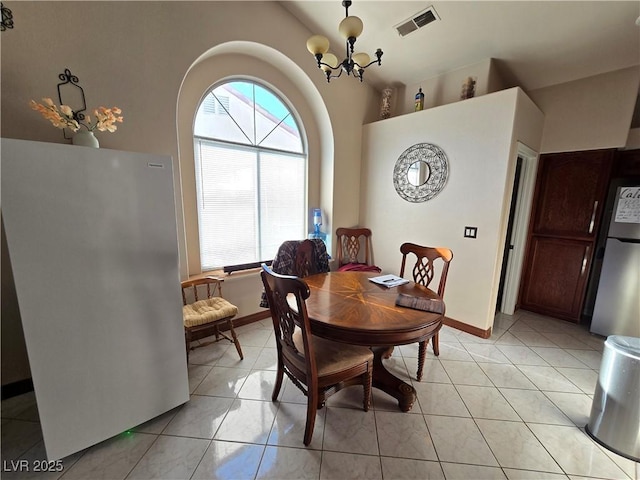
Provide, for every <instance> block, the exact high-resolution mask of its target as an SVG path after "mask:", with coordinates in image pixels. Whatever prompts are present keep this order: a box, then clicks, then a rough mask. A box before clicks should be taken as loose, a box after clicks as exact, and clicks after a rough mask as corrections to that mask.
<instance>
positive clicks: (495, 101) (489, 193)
mask: <svg viewBox="0 0 640 480" xmlns="http://www.w3.org/2000/svg"><path fill="white" fill-rule="evenodd" d="M517 117H522V119H520V120H518V121H516V118H517ZM514 125H516V126H517V127H518V137H519V138H516V136H515V135H514ZM541 125H542V114H541V113H540V111H539V110H538V109H537V108H536V107H535V106H534V105H533V104H532V103H531V102H530V101H528V99H526V95H524V94H523V93H522V91H521V90H520V89H518V88H514V89H510V90H505V91H502V92H498V93H493V94H488V95H484V96H480V97H476V98H473V99H469V100H465V101H464V102H456V103H452V104H449V105H445V106H441V107H435V108H431V109H428V110H424V111H422V112H415V113H411V114H408V115H403V116H399V117H394V118H390V119H387V120H382V121H378V122H375V123H371V124H369V125H365V127H364V129H363V155H364V159H365V164H364V168H363V173H362V197H361V221H360V224H361V225H366V226H367V227H369V228H371V229H372V231H373V250H374V255H375V262H376V264H377V265H379V266H380V267H381V268H382V269H383V271H384V272H388V273H398V271H399V268H400V261H401V255H400V251H399V249H400V245H401V244H402V243H403V242H414V243H418V244H421V245H431V246H445V247H449V248H451V249H452V250H453V253H454V258H453V261H452V263H451V267H450V270H449V277H448V281H447V289H446V294H445V301H446V303H447V316H449V317H451V318H453V319H455V320H458V321H460V322H463V323H466V324H468V325H470V326H473V327H476V328H479V329H481V330H487V329H488V328H490V327H491V325H492V324H493V315H494V312H495V308H494V307H495V298H496V288H497V282H496V279H499V268H500V265H501V260H502V246H503V245H504V238H503V235H504V229H505V227H506V219H507V214H506V211H507V209H508V205H509V204H508V202H509V200H510V195H511V193H510V189H511V186H512V183H513V163H514V162H515V154H516V153H517V147H516V142H517V140H520V139H522V140H521V141H523V142H526V143H529V144H530V145H533V148H535V147H536V144H537V142H539V136H540V133H541ZM422 142H427V143H433V144H435V145H438V146H439V147H440V148H442V149H443V150H444V152H445V153H446V154H447V156H448V159H449V169H450V173H449V179H448V182H447V184H446V186H445V188H444V189H443V190H442V192H440V193H439V194H438V195H437V196H436V197H434V198H433V199H431V200H429V201H427V202H425V203H417V204H416V203H409V202H406V201H405V200H403V199H402V198H400V196H399V195H398V194H397V193H396V191H395V188H394V185H393V180H392V174H393V168H394V165H395V162H396V160H397V159H398V157H399V156H400V154H401V153H402V152H403V151H404V150H405V149H407V148H409V147H410V146H412V145H414V144H416V143H422ZM465 226H475V227H478V238H477V239H468V238H463V232H464V227H465Z"/></svg>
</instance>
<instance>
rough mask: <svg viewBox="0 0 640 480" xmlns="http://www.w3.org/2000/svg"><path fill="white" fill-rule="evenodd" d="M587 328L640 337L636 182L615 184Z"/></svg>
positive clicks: (639, 197)
mask: <svg viewBox="0 0 640 480" xmlns="http://www.w3.org/2000/svg"><path fill="white" fill-rule="evenodd" d="M591 332H592V333H597V334H599V335H603V336H609V335H624V336H630V337H640V186H619V187H617V189H616V195H615V203H614V207H613V212H612V215H611V223H610V224H609V231H608V234H607V241H606V246H605V252H604V259H603V263H602V272H601V274H600V283H599V284H598V291H597V295H596V302H595V306H594V310H593V317H592V320H591Z"/></svg>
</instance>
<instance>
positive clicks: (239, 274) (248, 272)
mask: <svg viewBox="0 0 640 480" xmlns="http://www.w3.org/2000/svg"><path fill="white" fill-rule="evenodd" d="M260 270H262V268H261V267H257V268H250V269H247V270H238V271H237V272H233V273H224V271H223V270H222V269H218V270H208V271H206V272H202V273H198V274H195V275H189V280H195V279H198V278H204V277H216V278H220V279H222V280H226V279H228V278H236V277H245V276H250V275H255V274H257V273H259V272H260Z"/></svg>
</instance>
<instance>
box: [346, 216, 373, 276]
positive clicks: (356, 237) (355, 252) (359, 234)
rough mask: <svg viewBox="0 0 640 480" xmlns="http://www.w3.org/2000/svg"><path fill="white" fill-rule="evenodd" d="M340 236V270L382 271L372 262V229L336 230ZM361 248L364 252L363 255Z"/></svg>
mask: <svg viewBox="0 0 640 480" xmlns="http://www.w3.org/2000/svg"><path fill="white" fill-rule="evenodd" d="M336 237H337V238H338V250H337V261H338V271H339V272H344V271H348V270H361V271H362V270H367V271H376V272H380V268H378V267H376V266H375V265H372V263H371V230H370V229H368V228H344V227H340V228H338V229H337V230H336ZM361 250H363V251H364V254H363V255H361V253H360V252H361Z"/></svg>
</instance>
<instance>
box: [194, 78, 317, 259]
mask: <svg viewBox="0 0 640 480" xmlns="http://www.w3.org/2000/svg"><path fill="white" fill-rule="evenodd" d="M193 138H194V153H195V169H196V192H197V197H198V199H197V204H198V228H199V235H200V261H201V266H202V270H203V271H206V270H213V269H217V268H220V267H223V266H228V265H239V264H249V263H255V262H260V261H263V260H270V259H272V258H273V256H274V255H275V253H276V251H277V249H278V247H279V246H280V244H281V243H282V242H283V241H285V240H292V239H301V238H304V237H305V220H306V174H307V154H306V148H305V142H304V141H303V140H302V137H301V133H300V128H298V124H297V121H296V119H295V117H294V116H293V114H292V112H291V110H290V109H289V107H287V105H286V104H285V103H284V102H283V101H282V100H281V99H280V98H279V97H278V96H277V95H275V94H274V93H273V92H272V91H270V90H269V89H267V88H265V87H264V86H262V85H260V84H258V83H256V82H253V81H249V80H240V81H238V80H233V81H229V82H227V83H224V84H221V85H218V86H217V87H215V88H214V89H213V90H211V91H210V92H209V93H208V94H207V95H206V96H205V97H204V99H203V101H202V103H200V106H199V107H198V111H197V113H196V118H195V124H194V135H193Z"/></svg>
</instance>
